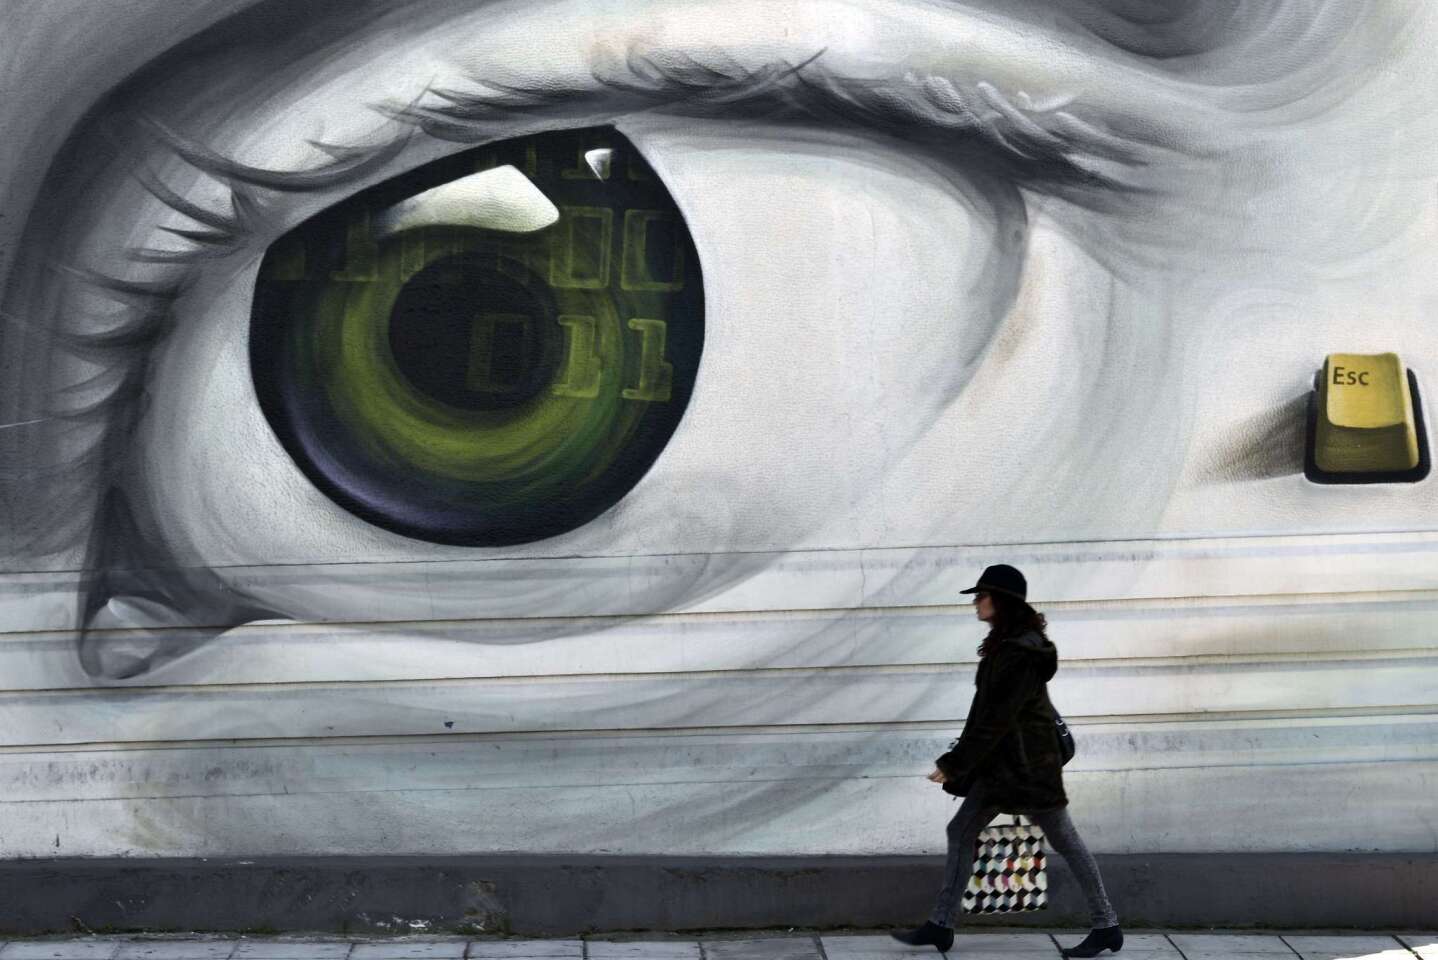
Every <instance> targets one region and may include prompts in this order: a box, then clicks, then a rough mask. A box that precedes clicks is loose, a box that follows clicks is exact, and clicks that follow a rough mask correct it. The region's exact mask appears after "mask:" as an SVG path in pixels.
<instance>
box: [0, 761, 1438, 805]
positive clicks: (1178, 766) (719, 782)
mask: <svg viewBox="0 0 1438 960" xmlns="http://www.w3.org/2000/svg"><path fill="white" fill-rule="evenodd" d="M1430 762H1438V752H1435V753H1434V754H1433V755H1431V756H1403V757H1394V758H1377V759H1368V760H1354V759H1351V758H1341V759H1335V760H1289V761H1281V760H1280V761H1272V762H1263V761H1257V762H1255V761H1249V762H1243V763H1236V762H1232V761H1229V762H1216V763H1175V764H1149V765H1140V764H1135V765H1133V766H1127V767H1094V768H1088V769H1080V770H1073V771H1070V772H1069V773H1068V774H1066V776H1068V777H1079V776H1090V775H1104V774H1111V775H1128V774H1135V773H1148V772H1159V771H1175V770H1252V769H1256V768H1260V767H1261V768H1273V769H1278V768H1304V767H1334V766H1381V765H1383V764H1397V763H1404V764H1409V763H1430ZM811 769H812V768H802V770H803V771H804V772H803V773H802V774H801V775H796V776H792V777H724V778H715V779H666V780H624V781H615V782H613V783H601V782H593V781H591V782H587V783H585V784H584V789H586V790H624V789H633V788H636V787H665V786H675V787H690V786H706V785H709V786H722V787H728V788H730V789H733V788H737V787H743V786H749V785H753V784H765V783H799V782H803V783H816V784H817V783H829V784H834V785H839V784H844V783H853V782H857V781H862V780H919V779H921V778H923V777H924V773H923V771H921V770H920V771H916V772H913V773H865V774H859V775H856V776H823V775H815V774H813V773H812V772H811ZM300 785H301V786H302V785H303V784H302V783H301V784H300ZM561 788H562V789H573V787H572V784H570V783H569V782H567V781H565V782H556V781H554V780H552V779H551V780H537V781H534V782H532V783H521V782H511V783H505V784H501V785H486V784H481V783H467V784H462V785H455V786H435V787H425V786H404V787H366V786H358V787H346V788H345V789H342V790H324V789H320V790H306V789H296V790H290V789H282V790H253V791H237V792H224V791H216V792H214V793H174V794H169V793H127V794H123V795H115V796H104V797H74V796H65V797H57V798H48V799H34V800H11V799H5V798H3V797H0V807H5V806H33V805H36V804H47V803H48V804H55V803H61V804H65V805H67V806H68V805H70V804H80V803H113V802H116V801H128V800H233V799H236V798H245V797H316V796H346V795H367V794H402V793H474V792H485V791H489V792H493V791H502V790H551V789H561Z"/></svg>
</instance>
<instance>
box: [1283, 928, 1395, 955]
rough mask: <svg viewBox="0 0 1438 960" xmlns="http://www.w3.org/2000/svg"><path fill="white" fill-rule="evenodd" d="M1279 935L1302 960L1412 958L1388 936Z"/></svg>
mask: <svg viewBox="0 0 1438 960" xmlns="http://www.w3.org/2000/svg"><path fill="white" fill-rule="evenodd" d="M1283 939H1284V940H1286V941H1287V942H1288V945H1289V946H1290V947H1292V948H1293V949H1294V950H1296V951H1297V952H1298V955H1299V956H1300V957H1302V958H1303V960H1413V954H1412V953H1410V952H1409V950H1408V948H1407V947H1405V946H1403V944H1401V943H1399V942H1398V941H1397V940H1396V939H1395V938H1393V937H1390V936H1375V935H1372V934H1368V935H1359V936H1342V937H1315V936H1307V935H1303V934H1284V935H1283Z"/></svg>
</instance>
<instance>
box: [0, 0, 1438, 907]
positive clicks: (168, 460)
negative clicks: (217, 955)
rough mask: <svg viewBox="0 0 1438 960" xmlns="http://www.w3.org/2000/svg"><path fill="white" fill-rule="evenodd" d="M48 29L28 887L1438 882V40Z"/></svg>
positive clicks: (419, 27)
mask: <svg viewBox="0 0 1438 960" xmlns="http://www.w3.org/2000/svg"><path fill="white" fill-rule="evenodd" d="M10 6H11V7H13V8H14V9H13V10H7V11H6V27H7V29H6V30H5V31H4V35H3V36H0V48H3V50H4V54H5V62H6V63H7V66H9V67H10V69H9V70H8V72H7V75H8V76H9V78H10V79H9V81H8V82H9V83H10V85H11V86H13V87H14V88H15V89H14V91H13V94H14V95H13V96H11V97H10V98H8V99H7V100H6V102H5V103H4V104H0V117H3V119H4V121H5V127H4V129H5V130H6V133H7V137H8V139H9V142H13V143H15V144H17V145H21V146H23V147H24V149H17V150H15V151H11V153H12V154H13V156H11V157H8V158H5V157H0V279H3V290H0V566H3V572H0V639H3V640H4V641H5V642H4V643H0V673H3V674H4V676H5V677H6V678H7V684H8V686H7V689H6V691H5V695H6V698H7V699H6V704H7V706H6V710H7V713H6V716H7V719H8V721H9V722H8V723H7V725H6V727H5V730H4V731H3V733H0V746H3V747H6V748H8V749H10V750H11V754H10V757H11V760H12V761H13V762H11V763H9V764H8V765H7V766H6V767H5V770H6V771H8V773H6V774H5V776H4V777H0V789H3V795H4V796H5V797H6V798H7V800H9V801H11V802H9V803H7V804H5V805H3V806H4V807H6V810H5V811H4V812H3V815H0V853H5V852H7V851H8V852H9V853H11V854H13V855H19V856H47V857H48V856H52V855H58V854H57V851H58V852H59V854H64V853H71V852H78V853H83V854H85V855H93V856H129V855H131V854H137V855H147V856H148V855H175V856H186V857H189V856H196V855H213V856H231V855H249V854H253V853H273V852H283V853H295V852H301V853H319V854H325V855H330V854H337V853H354V854H364V855H371V854H376V853H380V854H389V853H396V854H410V853H454V852H486V851H496V850H503V851H520V852H524V851H528V852H536V853H545V854H552V853H573V852H576V851H577V852H581V853H584V854H586V855H588V854H593V853H604V852H613V853H617V854H624V855H629V854H634V855H650V854H654V855H660V856H671V855H695V856H701V855H702V856H728V855H734V856H737V857H749V856H754V855H765V856H768V855H775V856H778V855H783V856H789V855H808V854H822V855H828V854H833V853H852V854H856V855H870V854H878V855H883V856H886V857H887V856H889V855H892V854H896V853H901V854H914V853H925V852H927V853H933V852H934V850H935V848H934V847H933V845H932V844H933V842H934V840H935V837H934V835H933V833H932V831H931V829H930V828H931V826H932V822H931V821H930V820H929V819H928V818H929V814H928V813H926V812H924V808H923V806H922V804H923V803H924V799H923V798H924V797H925V796H927V794H925V793H923V792H922V791H932V785H931V784H925V783H924V782H923V780H922V774H923V773H924V769H923V768H922V767H921V764H922V763H923V762H926V761H927V760H928V759H930V758H931V757H932V756H933V755H934V752H935V751H934V748H935V747H936V746H938V747H941V745H942V744H943V743H944V742H946V741H947V740H948V739H949V738H950V737H951V736H952V735H953V734H954V733H955V732H956V729H955V728H956V726H957V724H958V723H959V722H961V720H962V717H963V709H964V706H965V704H966V703H967V696H966V691H967V684H968V679H969V676H968V674H967V672H966V671H968V670H970V669H971V668H972V666H973V659H974V654H973V650H974V648H975V646H976V643H977V641H978V639H979V637H980V636H981V635H982V634H981V633H979V632H977V631H979V630H981V628H979V627H978V626H977V624H976V623H975V622H974V620H973V613H972V611H971V610H970V609H969V608H968V607H966V606H963V605H960V604H959V603H956V601H957V600H958V597H959V594H958V593H957V591H958V589H959V588H961V587H964V586H967V585H968V584H970V583H972V581H973V575H974V574H975V573H976V572H977V571H978V570H981V569H983V568H984V567H985V566H987V565H989V564H991V563H995V562H1000V561H1002V562H1011V563H1014V564H1016V565H1017V566H1019V567H1020V568H1022V569H1023V570H1024V571H1025V573H1026V574H1028V575H1029V577H1030V584H1031V586H1032V594H1031V595H1032V596H1034V597H1035V598H1036V600H1037V601H1038V603H1039V606H1040V607H1041V609H1043V610H1044V611H1045V612H1046V614H1048V615H1050V616H1051V624H1052V626H1053V628H1054V629H1053V634H1054V640H1055V643H1056V644H1057V645H1058V646H1059V648H1060V650H1061V654H1060V656H1061V657H1062V658H1064V660H1065V661H1066V662H1067V663H1068V664H1072V665H1073V666H1075V667H1079V669H1067V668H1066V669H1064V670H1062V671H1061V672H1060V674H1059V675H1058V680H1057V681H1056V682H1057V684H1058V685H1057V686H1056V687H1055V690H1054V693H1055V699H1056V705H1057V706H1058V707H1059V708H1060V709H1061V711H1062V712H1063V714H1064V716H1065V717H1066V718H1068V719H1069V720H1070V721H1071V722H1072V723H1073V724H1074V726H1075V733H1076V735H1077V736H1078V737H1080V738H1081V742H1082V743H1083V744H1084V746H1083V747H1082V748H1081V749H1082V753H1081V754H1080V759H1079V760H1078V761H1077V763H1078V764H1079V765H1080V767H1079V768H1078V770H1077V771H1076V772H1075V774H1074V780H1075V785H1076V789H1075V792H1074V797H1075V798H1076V800H1077V802H1078V803H1080V804H1081V805H1082V807H1083V810H1084V813H1085V816H1086V817H1087V816H1089V815H1091V816H1092V818H1093V820H1094V823H1095V829H1096V830H1097V834H1096V835H1095V836H1096V839H1097V841H1098V842H1096V844H1095V846H1096V848H1097V847H1101V848H1102V851H1103V852H1104V853H1125V852H1126V853H1134V854H1145V855H1146V854H1150V853H1165V854H1167V853H1171V852H1173V851H1176V850H1181V851H1191V852H1194V855H1195V856H1198V857H1203V856H1210V855H1212V856H1214V857H1217V858H1220V859H1221V860H1223V862H1224V863H1225V869H1226V865H1227V863H1228V861H1229V859H1230V858H1232V857H1234V856H1238V855H1245V856H1246V855H1252V856H1254V857H1255V858H1259V859H1258V860H1257V861H1256V862H1258V863H1259V864H1260V866H1259V869H1260V870H1261V869H1263V868H1264V866H1265V865H1266V864H1265V862H1264V861H1263V860H1262V858H1264V857H1266V856H1267V855H1268V854H1271V853H1272V852H1273V851H1275V850H1283V851H1289V852H1299V851H1307V852H1314V851H1318V852H1322V851H1334V850H1345V851H1351V850H1358V849H1362V850H1369V849H1370V848H1372V849H1374V850H1379V849H1381V850H1382V851H1384V852H1385V854H1384V855H1387V854H1393V855H1394V856H1398V855H1400V854H1401V855H1403V856H1405V857H1406V856H1407V855H1408V854H1411V853H1412V852H1414V851H1421V852H1425V853H1426V854H1427V855H1438V848H1435V841H1434V838H1433V833H1432V830H1431V829H1430V827H1429V824H1428V822H1427V821H1426V820H1425V819H1424V818H1423V817H1421V816H1413V815H1411V814H1412V813H1413V811H1415V810H1419V809H1426V807H1424V806H1423V804H1424V803H1425V802H1426V801H1427V798H1428V794H1429V793H1431V789H1430V787H1431V784H1432V782H1433V781H1434V777H1435V776H1438V768H1435V766H1434V765H1435V763H1438V760H1435V759H1434V755H1433V749H1432V745H1433V744H1434V743H1438V724H1435V722H1434V717H1438V713H1435V707H1434V704H1435V702H1438V691H1435V686H1434V684H1435V680H1434V678H1438V669H1435V665H1438V651H1435V645H1434V642H1433V640H1432V639H1431V637H1432V634H1433V630H1432V622H1433V611H1434V608H1435V604H1438V597H1435V594H1434V588H1435V582H1434V577H1433V574H1432V571H1433V569H1434V564H1433V563H1432V553H1433V550H1434V548H1435V544H1438V534H1435V533H1434V531H1433V529H1432V526H1433V525H1432V522H1431V519H1432V517H1433V516H1434V515H1435V511H1438V480H1435V479H1434V478H1433V477H1432V476H1431V475H1429V474H1428V472H1427V469H1426V466H1427V457H1428V454H1427V452H1426V451H1427V449H1428V446H1430V445H1431V443H1432V437H1431V436H1430V433H1431V422H1430V421H1431V419H1432V418H1431V408H1432V405H1433V404H1432V397H1433V395H1434V393H1435V388H1434V386H1433V384H1434V383H1435V381H1438V369H1435V366H1434V364H1433V361H1432V358H1433V357H1435V356H1438V326H1435V325H1434V324H1433V323H1432V322H1431V314H1432V312H1433V305H1434V304H1438V274H1435V272H1434V271H1433V270H1432V269H1431V259H1432V249H1433V247H1434V238H1435V235H1438V213H1435V211H1438V208H1435V206H1434V204H1433V202H1432V200H1433V197H1434V196H1435V194H1434V190H1433V185H1434V183H1435V179H1438V173H1435V160H1434V156H1435V155H1434V152H1433V150H1432V144H1433V143H1434V142H1435V140H1438V119H1435V118H1438V99H1435V98H1433V97H1432V96H1430V95H1429V93H1430V91H1431V90H1432V88H1433V86H1434V84H1433V69H1434V68H1433V65H1432V61H1433V58H1432V57H1431V55H1430V51H1431V49H1432V48H1433V44H1434V42H1435V37H1438V17H1435V16H1434V15H1433V13H1432V11H1431V9H1430V8H1431V5H1425V4H1423V3H1421V2H1417V0H1372V2H1369V3H1363V4H1355V3H1345V2H1342V0H1313V2H1310V0H1302V2H1299V0H1275V2H1272V3H1261V4H1260V3H1252V2H1246V0H1152V2H1149V3H1144V4H1135V3H1132V2H1130V0H1053V2H1051V3H1047V4H1031V3H1027V2H1023V0H955V2H945V3H934V2H931V0H801V2H797V3H786V4H779V5H776V4H774V3H773V0H725V2H724V3H718V4H715V3H699V2H689V0H613V2H604V3H596V2H594V0H530V2H523V3H520V2H514V3H493V2H481V0H417V2H413V3H406V4H394V3H387V2H384V0H342V2H340V0H336V2H329V0H314V2H305V3H295V2H293V0H194V2H193V3H190V4H185V5H183V6H184V8H185V11H184V13H183V15H176V13H175V8H176V7H177V5H174V4H166V3H162V2H157V0H112V2H110V3H106V4H85V3H83V0H53V2H48V3H45V4H11V5H10ZM80 7H83V8H84V9H85V14H86V15H85V16H84V17H75V16H74V15H73V14H74V10H75V9H77V8H80ZM776 7H779V8H782V14H781V15H776V13H775V10H776ZM1040 7H1041V8H1042V10H1041V11H1040V9H1039V8H1040ZM41 41H43V42H41ZM101 48H103V49H104V50H105V51H106V55H105V56H104V57H100V58H97V57H94V56H92V55H90V53H89V51H90V50H92V49H101ZM68 50H74V51H77V52H76V53H75V55H74V56H69V57H67V56H65V53H66V51H68ZM81 54H83V55H81ZM61 73H63V75H64V82H63V83H57V76H58V75H59V74H61ZM7 92H11V91H10V90H9V89H7ZM1395 118H1399V119H1400V120H1401V122H1397V121H1395ZM681 211H682V212H681ZM701 256H702V258H703V259H702V262H701ZM701 268H702V270H701ZM1380 367H1381V368H1382V370H1386V371H1387V372H1386V373H1383V372H1381V371H1380V369H1379V368H1380ZM1320 368H1323V369H1325V371H1326V373H1325V375H1324V376H1322V377H1321V378H1320V379H1319V381H1318V382H1317V383H1316V384H1315V382H1314V373H1315V370H1317V369H1320ZM1369 368H1372V369H1371V371H1370V372H1369V373H1367V374H1365V373H1363V370H1365V369H1369ZM1365 377H1366V378H1367V380H1366V381H1365ZM1405 383H1406V384H1407V385H1408V390H1407V391H1406V392H1405V391H1404V390H1403V389H1402V387H1403V385H1404V384H1405ZM1379 386H1381V387H1382V388H1383V389H1382V390H1381V391H1373V390H1370V389H1369V388H1370V387H1379ZM1315 387H1317V388H1318V389H1316V390H1315ZM1375 392H1376V393H1380V394H1381V397H1379V398H1378V399H1379V400H1381V402H1375V398H1374V397H1373V396H1372V394H1373V393H1375ZM1425 407H1426V408H1427V411H1426V412H1427V414H1428V417H1427V420H1426V421H1425V418H1424V416H1423V414H1424V412H1425ZM1309 411H1311V413H1310V412H1309ZM1310 424H1311V425H1310ZM1309 458H1311V460H1312V462H1313V466H1321V465H1323V464H1328V465H1329V466H1336V467H1337V468H1338V469H1337V471H1335V472H1336V473H1337V474H1338V475H1337V476H1328V477H1324V476H1322V475H1321V474H1320V473H1319V472H1318V471H1315V470H1311V469H1308V467H1309V464H1308V463H1306V459H1309ZM1415 462H1416V464H1417V466H1412V464H1414V463H1415ZM1375 466H1379V467H1383V468H1384V469H1382V470H1375V469H1373V467H1375ZM1410 471H1411V472H1410ZM1320 480H1322V481H1324V482H1318V481H1320ZM1330 481H1331V482H1330ZM1080 665H1081V666H1080ZM57 705H60V706H58V707H57ZM260 755H263V756H264V757H265V758H266V759H265V760H264V762H258V761H257V760H256V759H255V758H257V757H259V756H260ZM81 774H82V775H81ZM5 777H8V779H6V778H5ZM82 783H83V787H81V786H78V784H82ZM557 785H558V788H557ZM1425 791H1426V792H1425ZM1278 796H1281V797H1284V798H1285V799H1286V800H1287V801H1290V802H1286V803H1285V804H1282V805H1278V804H1275V803H1273V798H1274V797H1278ZM1194 797H1203V798H1206V799H1205V802H1204V803H1203V804H1199V805H1197V806H1195V805H1194V804H1192V803H1190V802H1189V801H1190V799H1191V798H1194ZM934 799H939V800H940V803H943V802H944V801H942V799H941V798H937V797H935V798H934ZM1375 804H1376V805H1377V806H1375ZM1374 809H1378V810H1380V812H1381V814H1382V816H1381V818H1380V819H1381V824H1380V826H1379V827H1377V828H1375V827H1374V826H1373V824H1374V822H1375V821H1374V819H1373V818H1372V817H1371V816H1367V815H1365V813H1366V812H1371V811H1372V810H1374ZM856 823H861V824H863V825H864V826H863V827H862V828H860V829H855V827H854V825H855V824H856ZM878 823H882V824H886V825H887V826H885V827H884V828H882V829H877V830H876V829H870V828H869V825H871V824H878ZM576 824H579V825H580V828H579V829H578V830H576ZM356 825H360V828H357V826H356ZM371 825H374V826H375V827H376V829H373V830H370V829H363V828H364V827H369V826H371ZM1405 869H1406V868H1405ZM1348 892H1349V891H1345V896H1344V897H1341V898H1330V899H1331V900H1332V901H1333V902H1338V901H1339V900H1342V901H1343V902H1344V903H1345V904H1347V905H1348V909H1350V910H1353V911H1355V914H1357V915H1360V917H1359V918H1360V919H1366V915H1365V914H1362V911H1363V910H1364V909H1365V908H1364V907H1363V906H1361V905H1359V904H1358V901H1356V900H1353V899H1352V898H1351V897H1348V896H1346V894H1347V893H1348ZM1259 899H1261V898H1259ZM1370 905H1371V901H1370ZM1134 906H1135V908H1136V909H1137V907H1138V905H1137V904H1135V905H1134ZM792 919H793V918H791V917H785V918H783V920H784V922H785V923H788V922H789V921H790V920H792ZM844 919H845V920H846V922H847V921H852V920H853V919H854V918H853V917H847V918H844ZM875 919H876V922H879V921H882V922H888V920H890V919H894V920H901V919H907V918H899V917H894V918H888V917H885V918H875ZM1230 919H1239V920H1242V918H1230ZM1330 919H1333V918H1330ZM1245 922H1246V921H1245Z"/></svg>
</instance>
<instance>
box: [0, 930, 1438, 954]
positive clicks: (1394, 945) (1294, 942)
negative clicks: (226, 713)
mask: <svg viewBox="0 0 1438 960" xmlns="http://www.w3.org/2000/svg"><path fill="white" fill-rule="evenodd" d="M1083 934H1084V931H1082V930H1068V931H1062V930H1058V931H1054V932H1052V933H1032V932H1027V931H1026V932H1023V933H987V932H983V933H980V932H975V933H963V932H961V933H960V935H959V936H958V938H957V939H956V940H955V941H954V948H953V950H951V951H950V952H949V960H1039V958H1043V960H1053V958H1057V957H1059V956H1060V954H1059V944H1062V945H1064V946H1068V945H1070V944H1074V943H1077V942H1078V941H1079V940H1081V939H1083ZM1103 956H1104V957H1112V956H1114V955H1113V954H1111V953H1105V954H1103ZM1119 956H1120V957H1125V958H1133V960H1294V958H1298V960H1438V932H1433V933H1410V932H1403V931H1399V932H1395V933H1361V934H1326V935H1315V934H1313V933H1311V932H1304V933H1283V932H1281V931H1275V932H1267V933H1253V932H1248V931H1245V932H1242V933H1177V932H1174V933H1165V932H1163V931H1159V930H1136V931H1135V932H1134V933H1132V934H1126V935H1125V942H1124V948H1123V952H1122V953H1121V954H1119ZM930 957H935V958H937V954H936V952H935V951H933V950H932V948H929V947H925V948H922V949H920V948H914V947H906V946H903V945H902V944H898V943H895V942H894V941H893V940H892V939H890V938H889V937H888V936H887V935H886V934H882V933H880V934H874V933H840V934H826V933H818V934H809V933H793V932H778V931H742V932H731V933H724V934H719V933H714V934H705V935H704V936H703V937H701V938H699V939H689V938H685V937H680V936H643V937H640V936H638V935H636V936H635V937H632V938H619V937H608V936H606V937H604V938H593V939H587V940H499V939H482V940H469V939H464V938H446V937H403V938H394V939H385V940H378V939H364V940H348V939H343V938H335V937H319V936H316V937H247V936H246V937H220V936H193V937H186V936H184V935H168V936H164V935H158V934H157V935H154V936H138V935H137V936H132V937H99V936H96V937H74V938H65V939H51V938H46V939H35V940H11V941H6V942H4V944H3V946H0V960H918V958H922V960H928V958H930Z"/></svg>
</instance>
